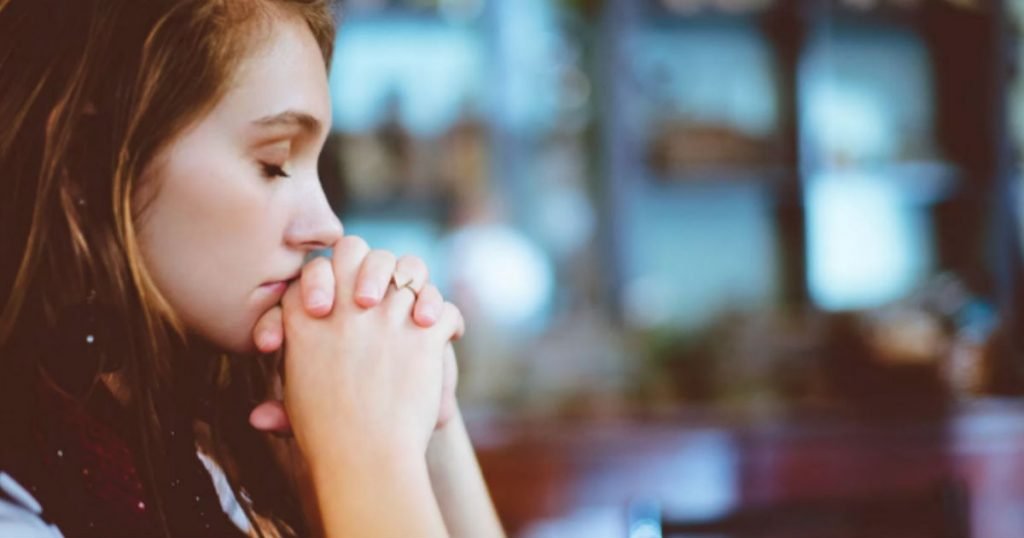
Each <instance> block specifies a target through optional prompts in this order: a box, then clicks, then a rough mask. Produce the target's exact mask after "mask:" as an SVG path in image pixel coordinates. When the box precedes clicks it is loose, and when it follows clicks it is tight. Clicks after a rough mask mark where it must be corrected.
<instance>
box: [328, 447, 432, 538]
mask: <svg viewBox="0 0 1024 538" xmlns="http://www.w3.org/2000/svg"><path fill="white" fill-rule="evenodd" d="M312 469H313V473H312V474H313V483H314V487H315V489H316V495H317V499H318V505H319V507H320V513H321V517H322V519H323V526H324V533H325V535H326V536H327V537H328V538H348V537H351V536H374V537H378V536H379V537H381V538H408V537H409V536H417V537H419V536H422V537H424V538H435V537H437V538H441V537H447V536H448V533H447V532H446V531H445V527H444V521H443V519H442V517H441V513H440V511H439V509H438V506H437V501H436V500H435V498H434V495H433V492H432V490H431V486H430V477H429V474H428V472H427V468H426V465H425V464H424V462H423V459H422V457H420V458H398V457H383V456H381V455H380V454H379V453H378V454H373V453H369V452H368V453H364V454H361V455H358V456H356V455H352V454H346V455H342V456H338V457H333V458H331V459H330V460H328V461H327V463H326V464H321V465H314V466H312Z"/></svg>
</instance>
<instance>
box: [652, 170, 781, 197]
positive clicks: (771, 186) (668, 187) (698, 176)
mask: <svg viewBox="0 0 1024 538" xmlns="http://www.w3.org/2000/svg"><path fill="white" fill-rule="evenodd" d="M795 181H796V173H795V171H794V170H792V169H790V168H787V167H784V166H766V167H755V166H709V167H694V168H691V169H688V170H685V171H681V172H676V173H673V174H668V175H660V174H658V173H656V172H651V171H648V174H647V176H646V177H645V178H644V183H645V184H646V185H647V186H649V187H650V188H651V189H653V190H657V191H669V192H679V193H685V192H687V191H690V190H694V189H699V190H702V191H703V190H708V189H723V190H734V189H750V188H758V189H764V190H766V191H771V192H774V191H775V190H777V189H778V188H779V187H782V186H784V185H786V184H787V183H795Z"/></svg>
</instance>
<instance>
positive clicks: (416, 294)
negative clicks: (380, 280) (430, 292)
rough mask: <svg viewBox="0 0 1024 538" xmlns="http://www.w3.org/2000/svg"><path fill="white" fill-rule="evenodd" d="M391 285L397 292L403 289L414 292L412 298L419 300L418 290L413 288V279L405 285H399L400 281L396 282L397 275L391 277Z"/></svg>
mask: <svg viewBox="0 0 1024 538" xmlns="http://www.w3.org/2000/svg"><path fill="white" fill-rule="evenodd" d="M391 285H392V286H394V287H395V291H402V290H403V289H406V290H409V291H411V292H412V296H413V297H415V298H417V299H419V297H420V294H419V292H418V291H416V288H414V287H413V286H412V285H413V281H412V279H410V280H409V281H408V282H406V283H404V284H399V283H398V281H397V280H395V275H391Z"/></svg>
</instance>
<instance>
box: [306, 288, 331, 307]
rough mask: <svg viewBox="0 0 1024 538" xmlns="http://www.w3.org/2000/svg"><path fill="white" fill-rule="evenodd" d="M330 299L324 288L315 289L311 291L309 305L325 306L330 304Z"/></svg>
mask: <svg viewBox="0 0 1024 538" xmlns="http://www.w3.org/2000/svg"><path fill="white" fill-rule="evenodd" d="M329 302H330V299H329V298H328V297H327V293H326V292H324V291H323V290H314V291H312V292H310V293H309V307H310V308H323V307H325V306H327V305H328V303H329Z"/></svg>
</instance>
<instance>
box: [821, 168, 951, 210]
mask: <svg viewBox="0 0 1024 538" xmlns="http://www.w3.org/2000/svg"><path fill="white" fill-rule="evenodd" d="M833 173H834V174H836V175H838V176H842V175H844V174H850V173H852V174H856V175H857V176H858V177H859V178H877V181H878V182H880V183H884V184H887V185H895V186H896V187H897V189H898V190H899V192H900V194H902V195H903V197H904V199H905V201H906V202H907V203H909V204H911V205H931V204H935V203H938V202H942V201H944V200H946V199H948V198H950V197H951V196H953V195H954V194H955V193H956V192H957V190H958V189H959V188H960V185H961V175H962V174H961V171H960V169H959V168H958V167H956V166H955V165H953V164H950V163H947V162H943V161H935V160H921V161H901V162H893V163H882V164H870V165H864V166H856V165H854V166H849V167H843V168H842V169H833V170H827V169H817V170H815V169H812V170H809V171H807V172H806V173H805V174H803V175H804V177H805V178H816V177H827V176H828V175H829V174H833Z"/></svg>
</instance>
